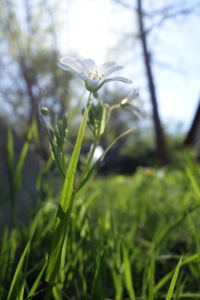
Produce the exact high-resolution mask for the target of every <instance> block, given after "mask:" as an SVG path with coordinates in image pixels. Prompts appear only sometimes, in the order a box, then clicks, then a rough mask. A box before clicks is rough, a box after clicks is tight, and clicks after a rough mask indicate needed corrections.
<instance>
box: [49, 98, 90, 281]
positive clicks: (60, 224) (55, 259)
mask: <svg viewBox="0 0 200 300" xmlns="http://www.w3.org/2000/svg"><path fill="white" fill-rule="evenodd" d="M89 98H90V96H89ZM89 98H88V103H87V107H86V109H85V112H84V116H83V121H82V124H81V126H80V130H79V134H78V137H77V141H76V145H75V148H74V151H73V154H72V157H71V161H70V164H69V167H68V170H67V174H66V177H65V182H64V186H63V190H62V195H61V200H60V203H59V207H58V211H57V216H56V222H55V226H54V233H53V238H52V243H51V249H50V254H49V260H48V264H47V271H46V280H47V282H49V284H53V283H54V282H56V281H57V280H58V278H59V270H60V263H61V254H62V248H63V243H64V240H65V237H66V234H67V230H68V225H69V220H70V215H71V210H72V205H73V200H74V197H75V193H73V185H74V178H75V173H76V167H77V163H78V157H79V153H80V148H81V144H82V139H83V136H84V130H85V125H86V121H87V114H88V108H89Z"/></svg>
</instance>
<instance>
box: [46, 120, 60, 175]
mask: <svg viewBox="0 0 200 300" xmlns="http://www.w3.org/2000/svg"><path fill="white" fill-rule="evenodd" d="M41 116H42V115H41ZM42 119H43V122H44V125H45V127H46V130H47V134H48V137H49V143H50V148H51V154H52V156H53V159H54V161H55V164H56V166H57V168H58V171H59V172H60V174H61V176H62V177H63V178H65V172H64V169H63V166H62V163H61V161H60V158H59V156H58V153H57V151H56V147H55V145H54V142H53V140H52V137H51V135H50V133H49V129H48V127H47V124H46V122H45V119H44V117H43V116H42Z"/></svg>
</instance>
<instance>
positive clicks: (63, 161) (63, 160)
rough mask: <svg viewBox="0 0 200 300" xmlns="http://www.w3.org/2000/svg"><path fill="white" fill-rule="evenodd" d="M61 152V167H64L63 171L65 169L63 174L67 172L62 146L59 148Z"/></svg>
mask: <svg viewBox="0 0 200 300" xmlns="http://www.w3.org/2000/svg"><path fill="white" fill-rule="evenodd" d="M61 154H62V164H63V168H64V171H65V174H66V173H67V166H66V161H65V154H64V150H63V147H62V149H61Z"/></svg>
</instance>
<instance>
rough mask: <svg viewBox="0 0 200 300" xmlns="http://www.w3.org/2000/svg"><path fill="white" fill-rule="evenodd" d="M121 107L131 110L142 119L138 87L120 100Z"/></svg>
mask: <svg viewBox="0 0 200 300" xmlns="http://www.w3.org/2000/svg"><path fill="white" fill-rule="evenodd" d="M121 107H122V108H123V109H126V110H130V111H132V112H133V113H134V114H135V115H136V116H138V117H139V118H140V119H142V116H141V109H142V101H140V100H139V92H138V88H137V89H134V90H133V91H132V92H131V93H130V95H129V96H128V97H126V98H125V99H124V100H122V102H121Z"/></svg>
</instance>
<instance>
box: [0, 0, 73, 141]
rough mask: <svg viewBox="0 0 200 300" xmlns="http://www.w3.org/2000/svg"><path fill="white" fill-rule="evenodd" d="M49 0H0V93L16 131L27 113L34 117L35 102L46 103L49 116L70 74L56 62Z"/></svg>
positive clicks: (62, 98)
mask: <svg viewBox="0 0 200 300" xmlns="http://www.w3.org/2000/svg"><path fill="white" fill-rule="evenodd" d="M52 3H53V2H52V1H51V2H50V3H49V2H48V1H45V0H44V1H40V2H38V1H36V2H33V1H29V0H24V1H20V2H14V1H12V0H10V1H8V0H0V25H1V29H2V31H1V33H0V40H1V46H0V57H1V59H0V79H1V80H0V98H1V103H3V104H4V106H5V107H6V108H7V112H8V113H7V115H8V116H9V117H10V120H11V122H12V123H15V125H17V129H18V131H21V132H23V131H24V129H25V128H26V126H25V124H27V123H30V122H31V120H32V117H33V115H35V116H36V119H37V121H39V113H38V106H39V105H44V106H47V107H48V108H49V111H50V116H51V118H52V119H54V118H55V115H58V117H59V118H60V117H61V116H62V115H63V113H65V111H66V109H67V107H68V105H69V93H70V89H69V82H70V81H71V79H72V78H73V74H72V73H71V72H63V71H62V70H61V69H60V68H58V67H57V62H58V61H59V57H60V55H59V53H58V50H57V37H56V30H55V28H56V27H55V24H54V19H53V14H52V10H53V9H55V7H53V6H52V5H53V4H52ZM50 4H51V6H50ZM38 125H40V122H38ZM40 134H41V135H42V132H41V130H40ZM41 141H42V138H41Z"/></svg>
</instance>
